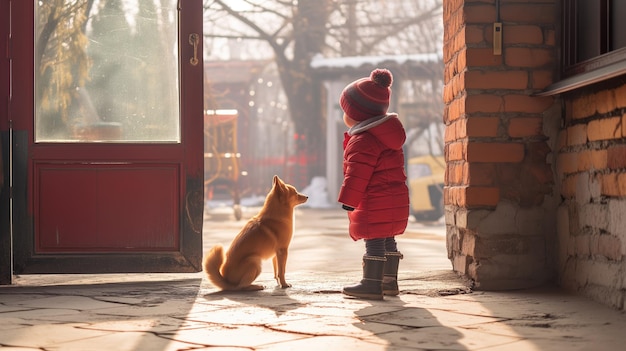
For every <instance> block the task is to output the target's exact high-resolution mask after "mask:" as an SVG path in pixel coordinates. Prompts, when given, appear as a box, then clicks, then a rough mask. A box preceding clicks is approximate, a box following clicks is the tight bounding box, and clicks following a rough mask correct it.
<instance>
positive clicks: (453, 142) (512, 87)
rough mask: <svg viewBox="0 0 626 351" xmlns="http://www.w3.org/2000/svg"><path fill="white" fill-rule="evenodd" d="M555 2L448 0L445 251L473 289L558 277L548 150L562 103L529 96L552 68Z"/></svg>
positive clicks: (540, 86) (514, 285)
mask: <svg viewBox="0 0 626 351" xmlns="http://www.w3.org/2000/svg"><path fill="white" fill-rule="evenodd" d="M556 3H557V1H556V0H545V1H539V0H535V1H532V0H525V1H522V0H519V1H515V0H501V1H500V13H499V15H500V21H501V22H502V23H503V50H502V55H495V54H494V53H493V45H492V44H493V40H492V38H493V23H494V22H495V21H496V18H497V11H496V4H495V0H491V1H489V0H446V1H444V5H443V10H444V15H443V17H444V23H445V27H444V62H445V64H446V68H445V72H444V83H445V88H444V96H443V98H444V103H445V108H444V117H443V119H444V123H445V125H446V133H445V157H446V161H447V170H446V178H445V184H446V186H445V190H444V197H445V203H446V225H447V247H448V256H449V258H450V259H451V261H452V265H453V269H454V270H455V271H457V272H458V273H459V274H462V275H465V276H466V277H468V278H470V279H472V280H473V281H474V282H475V285H476V287H477V288H479V289H513V288H524V287H530V286H535V285H539V284H542V283H544V282H546V281H548V280H550V279H552V278H554V274H555V260H554V259H553V258H552V257H553V255H551V253H552V252H554V245H555V243H554V240H555V235H554V233H555V232H556V221H555V220H554V218H555V217H556V207H557V205H556V200H555V199H556V197H557V196H558V194H557V192H556V191H555V190H554V184H555V173H554V167H553V162H552V161H551V160H552V158H553V154H552V153H551V151H552V150H553V147H554V144H555V143H556V140H558V139H557V135H558V131H559V127H560V121H559V119H560V103H559V102H558V101H557V100H555V99H554V98H551V97H535V96H533V93H534V92H537V91H540V90H542V89H544V88H545V87H546V86H548V85H549V84H550V83H551V82H552V80H553V76H554V68H555V67H556V64H555V62H556V61H557V57H556V53H557V50H556V41H555V24H556V19H557V18H558V13H557V6H556Z"/></svg>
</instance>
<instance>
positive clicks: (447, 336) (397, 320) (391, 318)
mask: <svg viewBox="0 0 626 351" xmlns="http://www.w3.org/2000/svg"><path fill="white" fill-rule="evenodd" d="M355 315H356V316H357V317H358V318H359V320H360V321H361V323H357V324H355V325H356V326H357V327H359V328H361V329H363V330H366V331H368V332H371V333H372V334H374V335H375V337H376V338H378V339H380V340H373V341H371V342H372V343H381V344H384V345H386V349H387V350H405V349H406V350H467V348H466V347H465V346H463V345H462V344H460V343H459V340H460V339H461V338H462V337H463V335H462V334H461V333H460V332H458V331H457V330H455V329H453V328H450V327H446V326H444V325H442V324H441V323H440V322H439V321H438V320H437V318H436V317H435V316H433V315H432V314H431V313H430V312H429V311H428V310H426V309H424V308H419V307H413V306H406V304H405V303H404V302H403V301H402V300H401V299H400V298H394V297H391V298H390V297H385V301H371V306H368V307H365V308H362V309H360V310H358V311H356V312H355Z"/></svg>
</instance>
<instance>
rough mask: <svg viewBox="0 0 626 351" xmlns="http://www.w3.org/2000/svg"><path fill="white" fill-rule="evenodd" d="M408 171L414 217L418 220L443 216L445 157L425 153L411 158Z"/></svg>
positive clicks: (431, 219)
mask: <svg viewBox="0 0 626 351" xmlns="http://www.w3.org/2000/svg"><path fill="white" fill-rule="evenodd" d="M406 171H407V181H408V186H409V195H410V201H411V214H412V215H413V217H415V219H416V220H418V221H419V220H424V221H436V220H438V219H439V218H441V216H443V214H444V205H443V182H444V174H445V171H446V162H445V160H444V157H443V156H432V155H425V156H419V157H413V158H410V159H409V160H408V162H407V167H406Z"/></svg>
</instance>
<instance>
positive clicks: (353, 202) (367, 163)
mask: <svg viewBox="0 0 626 351" xmlns="http://www.w3.org/2000/svg"><path fill="white" fill-rule="evenodd" d="M405 140H406V134H405V131H404V128H403V127H402V123H401V122H400V120H399V119H398V116H397V115H396V114H388V115H386V116H383V117H381V118H379V119H376V118H374V119H373V121H371V120H367V121H365V122H361V123H359V124H357V125H355V126H354V127H352V128H350V130H349V131H348V132H346V133H345V139H344V142H343V148H344V153H343V174H344V180H343V184H342V185H341V189H340V191H339V198H338V201H339V202H340V203H342V204H345V205H347V206H350V207H353V208H355V210H354V211H351V212H348V218H349V219H350V228H349V232H350V236H351V237H352V239H354V240H358V239H373V238H386V237H391V236H395V235H398V234H402V233H404V230H405V229H406V226H407V223H408V218H409V189H408V187H407V185H406V173H405V172H404V153H403V151H402V145H403V144H404V141H405Z"/></svg>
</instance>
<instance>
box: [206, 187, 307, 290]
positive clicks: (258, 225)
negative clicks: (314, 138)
mask: <svg viewBox="0 0 626 351" xmlns="http://www.w3.org/2000/svg"><path fill="white" fill-rule="evenodd" d="M307 199H308V197H307V196H306V195H303V194H301V193H299V192H298V191H297V190H296V188H295V187H293V186H292V185H289V184H285V183H284V182H283V181H282V180H281V179H280V178H279V177H278V176H274V179H273V184H272V189H271V190H270V192H269V193H268V194H267V197H266V198H265V203H264V204H263V207H262V208H261V211H260V212H259V213H258V214H257V215H256V216H254V217H252V218H251V219H250V220H249V221H248V223H246V225H245V226H244V227H243V229H241V231H240V232H239V234H237V236H236V237H235V239H233V241H232V243H231V244H230V247H229V248H228V251H227V252H226V254H224V249H223V247H222V246H221V245H215V246H214V247H213V248H212V249H211V250H210V251H209V252H208V254H207V255H206V256H205V257H204V260H203V267H204V271H205V273H206V274H207V276H208V278H209V280H210V281H211V282H212V283H213V284H214V285H215V286H217V287H218V288H220V289H221V290H262V289H263V286H262V285H255V284H252V282H254V280H255V279H256V278H257V277H258V276H259V274H261V262H262V260H265V259H269V258H272V261H273V264H274V278H276V282H277V283H278V284H279V285H280V287H281V288H288V287H290V286H291V285H289V284H287V281H286V280H285V265H286V264H287V251H288V248H289V243H290V242H291V237H292V235H293V216H294V213H293V210H294V208H295V207H296V206H297V205H300V204H303V203H305V202H306V201H307Z"/></svg>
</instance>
